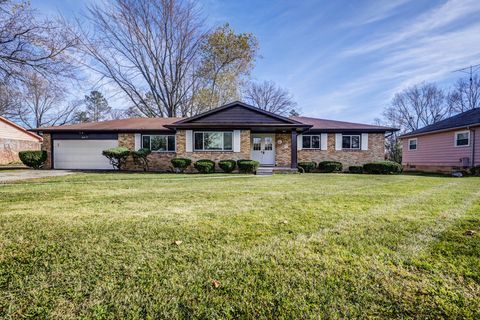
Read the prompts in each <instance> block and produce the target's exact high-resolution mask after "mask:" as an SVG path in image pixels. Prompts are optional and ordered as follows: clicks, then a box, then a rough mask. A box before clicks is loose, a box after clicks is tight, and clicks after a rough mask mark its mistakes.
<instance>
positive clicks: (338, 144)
mask: <svg viewBox="0 0 480 320" xmlns="http://www.w3.org/2000/svg"><path fill="white" fill-rule="evenodd" d="M335 150H337V151H339V150H342V134H341V133H336V134H335ZM361 150H368V133H362V138H361Z"/></svg>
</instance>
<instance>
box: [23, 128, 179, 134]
mask: <svg viewBox="0 0 480 320" xmlns="http://www.w3.org/2000/svg"><path fill="white" fill-rule="evenodd" d="M29 131H33V132H46V133H50V132H118V133H121V132H126V133H134V132H155V131H159V132H172V130H171V129H169V128H165V127H164V128H155V129H152V128H138V129H135V128H134V129H132V128H130V129H67V128H36V129H29Z"/></svg>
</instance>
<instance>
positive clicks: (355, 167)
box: [348, 166, 363, 173]
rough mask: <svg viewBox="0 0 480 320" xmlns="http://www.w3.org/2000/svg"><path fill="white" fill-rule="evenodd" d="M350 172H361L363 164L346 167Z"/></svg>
mask: <svg viewBox="0 0 480 320" xmlns="http://www.w3.org/2000/svg"><path fill="white" fill-rule="evenodd" d="M348 172H350V173H363V166H350V167H348Z"/></svg>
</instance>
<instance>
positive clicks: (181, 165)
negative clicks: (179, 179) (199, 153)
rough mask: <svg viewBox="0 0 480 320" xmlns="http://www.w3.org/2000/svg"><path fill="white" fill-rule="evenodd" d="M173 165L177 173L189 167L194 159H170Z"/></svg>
mask: <svg viewBox="0 0 480 320" xmlns="http://www.w3.org/2000/svg"><path fill="white" fill-rule="evenodd" d="M170 162H171V163H172V166H173V170H174V171H175V172H176V173H182V172H183V171H185V169H187V168H188V166H189V165H191V164H192V160H190V159H187V158H173V159H172V160H170Z"/></svg>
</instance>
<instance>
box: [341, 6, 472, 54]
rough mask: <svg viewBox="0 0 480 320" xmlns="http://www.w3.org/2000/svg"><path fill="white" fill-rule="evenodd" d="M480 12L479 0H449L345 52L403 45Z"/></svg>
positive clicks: (368, 50) (360, 51) (369, 50)
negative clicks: (396, 28)
mask: <svg viewBox="0 0 480 320" xmlns="http://www.w3.org/2000/svg"><path fill="white" fill-rule="evenodd" d="M479 12H480V1H478V0H449V1H447V2H446V3H444V4H442V5H441V6H438V7H436V8H434V9H433V10H431V11H429V12H427V13H425V14H423V15H421V16H420V17H418V18H417V19H415V21H413V22H411V23H410V22H408V21H407V26H406V27H404V28H403V29H401V30H400V31H394V32H390V33H388V34H385V35H383V36H381V37H379V38H377V39H374V40H373V41H371V42H368V43H366V44H364V45H361V46H357V47H355V48H351V49H349V50H346V51H345V52H344V54H345V55H346V56H354V55H359V54H366V53H371V52H373V51H377V50H380V49H385V48H390V47H392V46H398V45H402V44H405V42H406V41H407V40H409V39H412V38H413V39H415V38H418V37H421V36H428V33H431V32H434V31H436V30H437V31H438V29H440V28H442V27H446V26H449V25H451V24H453V23H455V22H461V20H462V19H464V18H465V17H466V16H470V15H471V16H473V15H475V14H478V13H479ZM407 45H408V44H407Z"/></svg>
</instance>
